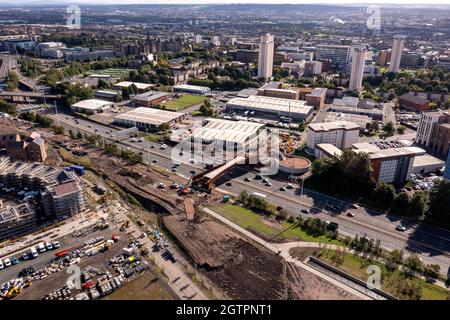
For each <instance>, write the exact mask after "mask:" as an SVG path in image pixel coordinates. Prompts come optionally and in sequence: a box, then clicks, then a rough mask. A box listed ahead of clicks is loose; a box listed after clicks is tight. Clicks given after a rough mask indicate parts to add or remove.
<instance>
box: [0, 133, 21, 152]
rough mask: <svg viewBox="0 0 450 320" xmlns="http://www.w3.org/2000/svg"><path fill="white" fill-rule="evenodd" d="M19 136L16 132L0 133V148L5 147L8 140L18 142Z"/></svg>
mask: <svg viewBox="0 0 450 320" xmlns="http://www.w3.org/2000/svg"><path fill="white" fill-rule="evenodd" d="M18 141H20V136H19V135H18V134H17V133H11V134H2V135H0V149H3V148H6V145H7V144H8V142H18Z"/></svg>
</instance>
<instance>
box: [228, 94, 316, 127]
mask: <svg viewBox="0 0 450 320" xmlns="http://www.w3.org/2000/svg"><path fill="white" fill-rule="evenodd" d="M226 110H227V112H241V113H245V112H252V116H253V117H257V118H263V119H271V120H278V121H288V122H290V121H299V122H303V121H308V120H309V119H310V118H311V116H312V115H313V111H314V108H313V107H311V106H308V105H306V101H300V100H290V99H281V98H273V97H265V96H249V97H248V98H233V99H231V100H230V101H228V103H227V105H226Z"/></svg>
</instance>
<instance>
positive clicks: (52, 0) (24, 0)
mask: <svg viewBox="0 0 450 320" xmlns="http://www.w3.org/2000/svg"><path fill="white" fill-rule="evenodd" d="M19 3H20V5H23V4H33V3H39V4H58V3H63V4H66V3H74V4H77V3H78V4H86V3H87V4H161V3H162V4H206V3H261V4H263V3H294V4H295V3H297V4H302V3H308V4H319V3H320V4H325V3H327V4H383V3H386V4H391V5H392V4H416V5H424V4H427V5H429V4H448V3H449V0H429V1H428V2H427V3H425V2H424V0H395V1H392V0H21V1H20V2H19V1H17V0H0V4H19Z"/></svg>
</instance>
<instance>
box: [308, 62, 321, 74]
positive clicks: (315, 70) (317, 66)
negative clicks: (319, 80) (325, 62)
mask: <svg viewBox="0 0 450 320" xmlns="http://www.w3.org/2000/svg"><path fill="white" fill-rule="evenodd" d="M321 73H322V62H320V61H306V62H305V71H304V74H305V75H307V76H314V75H318V74H321Z"/></svg>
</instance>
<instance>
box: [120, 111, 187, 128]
mask: <svg viewBox="0 0 450 320" xmlns="http://www.w3.org/2000/svg"><path fill="white" fill-rule="evenodd" d="M184 117H185V115H184V113H180V112H172V111H166V110H161V109H154V108H145V107H139V108H136V109H133V110H130V111H127V112H125V113H122V114H119V115H117V116H116V117H115V118H114V123H116V124H117V125H120V126H124V127H137V128H138V129H141V130H146V129H148V130H152V131H153V130H159V128H160V126H161V125H162V124H168V125H171V124H173V123H175V122H179V121H181V120H182V119H183V118H184Z"/></svg>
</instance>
